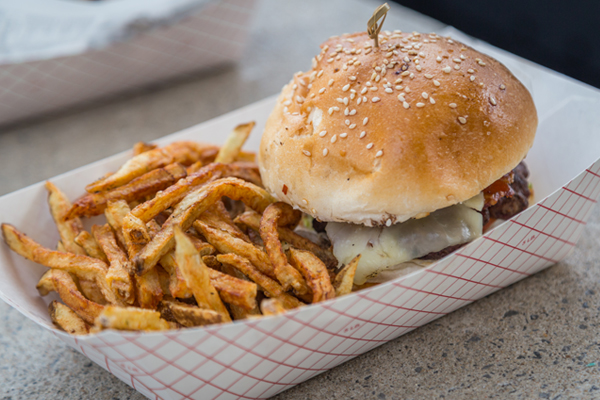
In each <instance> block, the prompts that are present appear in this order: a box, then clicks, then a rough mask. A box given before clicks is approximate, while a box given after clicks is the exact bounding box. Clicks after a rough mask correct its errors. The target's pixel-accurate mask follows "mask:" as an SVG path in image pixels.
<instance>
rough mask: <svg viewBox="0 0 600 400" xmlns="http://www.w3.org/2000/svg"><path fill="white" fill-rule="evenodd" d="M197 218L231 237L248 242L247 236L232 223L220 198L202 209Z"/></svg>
mask: <svg viewBox="0 0 600 400" xmlns="http://www.w3.org/2000/svg"><path fill="white" fill-rule="evenodd" d="M198 219H200V220H201V221H202V222H204V223H205V224H207V225H209V226H211V227H212V228H215V229H219V230H222V231H224V232H227V233H229V234H230V235H231V236H233V237H236V238H238V239H242V240H245V241H246V242H250V239H249V238H248V236H246V234H245V233H244V232H242V231H241V230H240V228H238V227H237V226H236V225H235V224H234V223H233V220H232V219H231V216H230V215H229V213H228V212H227V209H226V208H225V205H224V204H223V202H222V201H220V200H219V201H217V202H216V203H215V204H213V205H212V206H211V207H209V208H208V210H206V211H204V212H203V213H202V215H200V217H199V218H198Z"/></svg>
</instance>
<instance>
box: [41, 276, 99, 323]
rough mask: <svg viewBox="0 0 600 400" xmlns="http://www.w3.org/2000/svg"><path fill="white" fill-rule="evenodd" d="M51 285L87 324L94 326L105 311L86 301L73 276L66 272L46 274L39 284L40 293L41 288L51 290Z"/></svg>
mask: <svg viewBox="0 0 600 400" xmlns="http://www.w3.org/2000/svg"><path fill="white" fill-rule="evenodd" d="M50 282H51V283H50ZM50 285H52V287H51V289H52V290H53V291H56V292H57V293H58V295H59V296H60V299H61V300H62V301H63V302H64V303H65V304H66V305H68V306H69V308H71V309H72V310H73V311H74V312H75V313H77V315H79V316H80V317H81V318H82V319H83V320H84V321H86V322H87V323H90V324H92V323H93V322H94V319H95V318H96V317H97V316H98V315H100V313H101V312H102V310H103V309H104V306H103V305H100V304H97V303H94V302H93V301H90V300H88V299H86V298H85V297H84V296H83V295H82V294H81V292H80V291H79V290H78V289H77V285H76V284H75V281H74V280H73V278H72V277H71V275H70V274H69V273H68V272H66V271H61V270H59V269H52V270H50V271H48V272H46V273H45V274H44V276H43V277H42V279H40V282H38V285H37V287H38V291H40V293H42V290H41V288H42V287H43V288H44V289H50ZM46 294H47V293H46Z"/></svg>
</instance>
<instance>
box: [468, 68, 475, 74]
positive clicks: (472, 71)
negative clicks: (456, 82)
mask: <svg viewBox="0 0 600 400" xmlns="http://www.w3.org/2000/svg"><path fill="white" fill-rule="evenodd" d="M467 72H468V73H470V74H474V73H475V71H474V70H472V69H471V68H469V69H468V70H467Z"/></svg>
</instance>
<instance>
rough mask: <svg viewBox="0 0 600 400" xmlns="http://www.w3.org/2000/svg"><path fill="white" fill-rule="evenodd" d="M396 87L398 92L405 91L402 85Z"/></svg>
mask: <svg viewBox="0 0 600 400" xmlns="http://www.w3.org/2000/svg"><path fill="white" fill-rule="evenodd" d="M395 87H396V90H402V89H404V86H402V85H396V86H395Z"/></svg>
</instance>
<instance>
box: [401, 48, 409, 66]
mask: <svg viewBox="0 0 600 400" xmlns="http://www.w3.org/2000/svg"><path fill="white" fill-rule="evenodd" d="M407 49H408V47H407ZM403 61H404V62H410V58H408V57H404V60H403Z"/></svg>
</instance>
